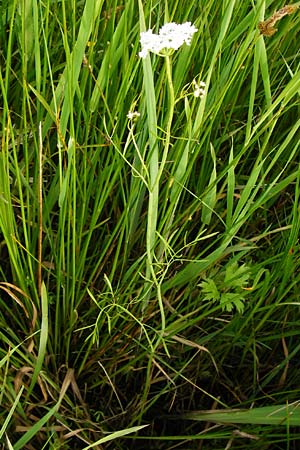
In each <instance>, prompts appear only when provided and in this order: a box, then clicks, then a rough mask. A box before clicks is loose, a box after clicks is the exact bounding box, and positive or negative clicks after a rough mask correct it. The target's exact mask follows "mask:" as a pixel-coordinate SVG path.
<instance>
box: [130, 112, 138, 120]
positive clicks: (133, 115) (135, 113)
mask: <svg viewBox="0 0 300 450" xmlns="http://www.w3.org/2000/svg"><path fill="white" fill-rule="evenodd" d="M127 117H128V119H129V120H133V119H137V118H138V117H140V113H139V112H137V111H129V112H128V114H127Z"/></svg>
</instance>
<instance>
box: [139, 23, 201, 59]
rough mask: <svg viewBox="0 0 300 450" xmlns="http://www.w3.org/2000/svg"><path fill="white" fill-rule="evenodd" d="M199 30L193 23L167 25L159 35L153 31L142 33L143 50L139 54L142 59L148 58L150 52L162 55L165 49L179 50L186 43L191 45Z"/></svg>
mask: <svg viewBox="0 0 300 450" xmlns="http://www.w3.org/2000/svg"><path fill="white" fill-rule="evenodd" d="M196 31H198V30H197V28H196V27H195V26H194V25H192V24H191V22H185V23H182V24H177V23H174V22H171V23H166V24H165V25H164V26H162V27H161V29H160V30H159V33H158V34H154V33H153V31H152V30H148V31H145V32H142V33H141V39H140V41H141V46H142V50H141V51H140V52H139V56H140V58H146V56H147V54H148V51H149V52H153V53H156V54H161V52H162V51H163V50H164V49H171V50H178V49H179V47H181V46H182V45H183V44H184V43H186V44H187V45H190V43H191V40H192V37H193V34H194V33H196Z"/></svg>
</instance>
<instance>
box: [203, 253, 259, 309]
mask: <svg viewBox="0 0 300 450" xmlns="http://www.w3.org/2000/svg"><path fill="white" fill-rule="evenodd" d="M249 278H250V269H249V267H247V266H246V265H245V264H242V265H241V266H239V265H238V263H237V262H236V261H234V262H230V263H228V264H227V265H226V267H225V270H219V271H214V273H211V274H210V277H207V278H205V279H204V280H203V281H202V282H201V283H200V284H199V286H200V288H201V292H202V294H204V297H203V298H204V300H208V301H212V302H219V303H220V305H221V307H222V310H223V311H227V312H232V311H233V310H234V309H235V308H236V309H237V311H238V312H239V313H243V312H244V308H245V305H244V302H245V300H246V296H247V294H249V291H247V290H245V288H247V286H248V282H249Z"/></svg>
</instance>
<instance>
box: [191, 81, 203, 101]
mask: <svg viewBox="0 0 300 450" xmlns="http://www.w3.org/2000/svg"><path fill="white" fill-rule="evenodd" d="M193 85H194V97H200V98H202V97H204V95H205V87H206V84H205V83H204V81H200V83H199V84H198V83H197V81H196V80H193Z"/></svg>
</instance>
